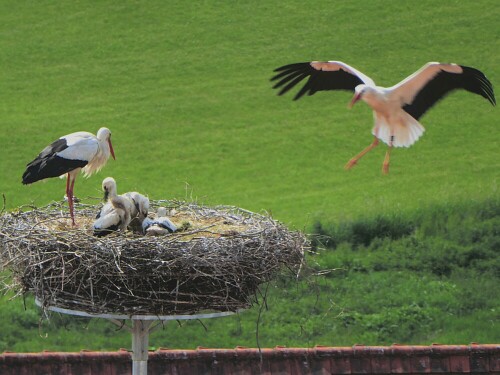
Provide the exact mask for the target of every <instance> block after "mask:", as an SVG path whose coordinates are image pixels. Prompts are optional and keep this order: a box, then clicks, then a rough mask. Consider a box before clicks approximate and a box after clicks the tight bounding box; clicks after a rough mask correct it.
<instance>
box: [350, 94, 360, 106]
mask: <svg viewBox="0 0 500 375" xmlns="http://www.w3.org/2000/svg"><path fill="white" fill-rule="evenodd" d="M359 99H361V94H355V95H354V96H353V98H352V100H351V102H350V103H349V105H348V107H349V108H352V106H353V105H354V104H356V102H357V101H358V100H359Z"/></svg>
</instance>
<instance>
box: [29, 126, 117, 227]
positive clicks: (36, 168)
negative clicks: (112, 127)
mask: <svg viewBox="0 0 500 375" xmlns="http://www.w3.org/2000/svg"><path fill="white" fill-rule="evenodd" d="M109 155H111V156H112V157H113V159H115V153H114V151H113V146H112V145H111V132H110V131H109V129H108V128H100V129H99V131H98V132H97V136H95V135H93V134H91V133H87V132H76V133H71V134H68V135H65V136H63V137H61V138H59V139H58V140H56V141H54V142H52V143H51V144H50V145H48V146H47V147H45V148H44V149H43V150H42V152H40V154H39V155H38V156H37V157H36V158H35V159H34V160H33V161H32V162H30V163H29V164H28V165H27V166H26V167H27V168H26V171H25V172H24V174H23V180H22V181H23V184H31V183H33V182H36V181H39V180H43V179H45V178H49V177H59V176H62V175H64V174H67V179H66V196H67V197H68V204H69V211H70V215H71V221H72V223H73V225H75V216H74V212H73V187H74V185H75V180H76V177H77V175H78V172H80V170H81V171H82V172H83V173H84V176H85V177H89V176H90V175H92V174H93V173H95V172H98V171H99V170H100V169H101V168H102V167H103V166H104V165H105V164H106V162H107V161H108V159H109Z"/></svg>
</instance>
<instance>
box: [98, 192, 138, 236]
mask: <svg viewBox="0 0 500 375" xmlns="http://www.w3.org/2000/svg"><path fill="white" fill-rule="evenodd" d="M109 203H110V207H111V208H110V209H109V211H108V212H107V213H106V214H105V215H103V216H100V217H99V218H98V219H97V220H96V221H95V222H94V225H93V228H94V236H97V237H103V236H106V235H108V234H111V233H112V232H116V231H118V230H119V231H121V232H125V230H126V229H127V227H128V225H129V224H130V222H131V220H132V218H131V212H132V211H133V210H134V209H135V207H134V205H133V204H132V202H130V200H129V199H127V198H125V197H123V196H121V195H118V196H116V197H113V198H111V200H110V201H109Z"/></svg>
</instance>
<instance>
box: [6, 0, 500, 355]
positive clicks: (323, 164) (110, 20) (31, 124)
mask: <svg viewBox="0 0 500 375" xmlns="http://www.w3.org/2000/svg"><path fill="white" fill-rule="evenodd" d="M499 12H500V5H499V4H498V2H496V1H494V0H490V1H486V0H483V1H478V2H470V3H469V2H465V3H464V2H445V3H442V4H437V5H436V4H435V2H431V1H421V2H418V3H415V2H410V1H408V2H406V1H402V2H399V1H398V2H396V1H393V2H387V1H371V2H368V3H363V4H362V6H361V5H358V4H356V3H352V2H347V1H343V2H335V3H332V4H329V5H328V6H327V5H326V3H324V2H314V1H312V2H311V1H310V2H301V1H287V2H286V3H285V4H284V3H283V2H275V3H270V2H267V3H266V4H260V3H257V4H251V3H248V2H227V3H224V2H219V3H213V2H203V3H194V2H177V3H174V2H173V1H169V2H168V3H167V2H160V1H154V2H147V3H146V2H126V3H125V2H121V1H102V2H99V3H98V4H95V2H88V1H80V2H68V3H55V2H50V1H40V2H37V3H36V4H32V3H23V2H15V1H3V2H0V21H1V22H0V50H1V51H2V53H1V54H0V63H1V67H2V69H0V82H2V90H0V123H1V129H2V132H0V142H1V144H2V148H1V149H0V173H1V179H0V193H4V194H5V195H6V198H7V207H8V208H13V207H15V206H17V205H21V204H25V203H29V202H31V201H34V202H35V203H36V204H44V203H46V202H48V201H50V200H57V199H60V198H61V197H62V195H63V191H64V183H63V182H62V181H60V180H58V179H52V180H48V181H46V182H40V183H37V184H35V185H33V186H29V187H24V186H21V184H20V176H21V174H22V172H23V170H24V166H25V164H26V163H27V162H28V161H30V160H31V159H32V158H33V157H34V156H35V155H36V154H37V152H38V151H40V150H41V149H42V148H43V147H44V146H45V145H46V144H47V143H48V142H50V141H52V140H53V139H55V138H56V137H58V136H60V135H62V134H67V133H69V132H72V131H77V130H83V129H87V130H89V131H95V130H97V128H98V127H100V126H102V125H106V126H108V127H109V128H111V130H112V131H113V140H114V145H115V150H116V153H117V158H118V160H117V161H116V162H115V161H110V162H109V164H108V165H107V166H106V168H105V170H104V171H103V172H101V173H100V174H99V175H98V176H94V177H92V178H90V179H89V180H84V179H80V180H79V181H78V182H77V186H76V193H77V195H79V196H89V195H91V196H96V195H99V194H100V192H99V187H100V181H101V180H102V178H104V177H105V176H107V175H112V176H114V177H115V178H116V179H117V180H118V183H119V188H120V189H121V190H122V191H126V190H138V191H141V192H145V193H147V194H149V196H150V197H152V198H169V197H177V198H184V197H194V198H196V199H198V200H201V201H204V202H209V203H222V204H234V205H238V206H242V207H245V208H248V209H251V210H255V211H259V210H262V209H266V210H270V211H271V212H272V213H273V215H274V216H275V217H276V218H277V219H279V220H282V221H284V222H286V223H288V224H290V225H292V226H297V227H300V228H302V227H310V226H311V225H312V223H313V222H314V220H315V219H316V218H321V220H322V221H326V222H339V221H342V220H346V219H351V218H357V217H361V216H364V215H367V216H370V215H373V214H377V213H381V212H383V213H386V212H406V211H413V210H415V209H417V208H418V207H419V206H421V205H432V204H433V203H437V202H439V203H453V202H460V201H463V200H468V201H470V200H472V201H479V200H481V199H483V198H485V197H490V196H498V188H497V185H498V176H499V174H498V171H499V167H500V164H499V161H498V148H499V141H498V137H496V135H497V134H498V129H497V127H498V114H497V113H498V112H497V111H496V109H495V108H493V107H491V106H489V104H488V103H487V102H486V101H485V100H482V99H481V98H480V97H477V96H474V95H470V94H467V93H455V94H453V95H451V96H450V97H449V98H447V99H446V100H445V101H444V102H442V103H441V104H440V105H439V106H437V107H436V108H434V109H433V110H432V111H431V112H429V113H428V114H427V115H426V116H425V117H424V118H423V120H422V122H423V124H424V125H425V126H426V128H427V131H426V133H425V135H424V137H423V138H422V139H421V140H420V141H419V142H418V143H417V144H415V145H414V146H413V147H412V148H410V149H408V150H395V152H394V153H393V159H392V161H393V163H392V169H391V174H390V175H389V176H381V174H380V167H381V162H382V159H383V154H384V152H385V150H384V148H379V149H378V150H375V151H373V153H372V154H371V155H368V156H366V158H365V159H364V160H363V161H362V162H361V163H360V165H359V166H358V167H356V168H355V169H354V170H352V171H350V172H345V171H344V170H343V165H344V164H345V162H346V161H347V160H348V159H349V158H350V157H351V156H352V155H354V154H355V153H357V152H358V151H359V150H361V149H362V148H363V147H364V146H365V145H367V144H368V143H369V142H370V141H371V136H370V127H371V114H370V111H369V109H368V108H367V106H365V105H364V104H360V105H359V106H357V107H355V108H354V109H353V110H352V111H348V110H346V104H347V102H348V100H349V99H350V96H349V94H348V93H327V94H318V95H316V96H314V97H312V98H304V99H303V100H301V101H299V102H293V101H292V100H291V96H290V95H288V96H287V97H283V98H278V97H276V96H275V92H273V90H271V89H270V84H269V82H268V79H269V77H270V76H271V74H272V69H274V68H275V67H277V66H279V65H282V64H286V63H289V62H294V61H307V60H311V59H340V60H343V61H346V62H348V63H351V64H353V65H355V66H356V67H357V68H359V69H360V70H362V71H364V72H366V73H367V74H369V75H370V76H371V77H372V78H374V79H375V81H376V82H379V83H380V84H381V85H391V84H394V83H395V82H397V81H399V80H400V79H402V78H403V77H405V76H407V75H408V74H410V73H411V72H413V71H414V70H416V69H417V68H418V67H420V66H421V65H422V64H423V63H425V62H427V61H435V60H437V61H453V62H458V63H461V64H464V65H470V66H475V67H478V68H480V69H481V70H483V71H484V72H485V73H486V74H487V75H488V77H489V78H490V80H491V81H492V82H494V83H495V82H498V79H499V75H500V72H499V68H498V64H497V62H498V51H499V50H500V49H499V47H500V46H499V43H500V35H499V34H500V30H499V29H498V27H497V25H496V24H497V19H498V17H497V15H498V14H499ZM250 314H253V312H252V313H250ZM235 324H236V323H235ZM236 326H237V325H236ZM285 327H286V326H285ZM235 329H236V328H235ZM285 329H286V328H285ZM236 331H237V329H236ZM271 344H272V343H271ZM88 346H89V345H87V347H88Z"/></svg>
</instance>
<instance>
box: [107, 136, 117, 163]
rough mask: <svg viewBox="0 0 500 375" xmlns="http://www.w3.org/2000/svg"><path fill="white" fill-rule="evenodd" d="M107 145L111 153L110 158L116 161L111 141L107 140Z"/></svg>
mask: <svg viewBox="0 0 500 375" xmlns="http://www.w3.org/2000/svg"><path fill="white" fill-rule="evenodd" d="M108 144H109V151H110V152H111V156H112V157H113V159H115V160H116V158H115V151H114V150H113V145H112V144H111V139H109V140H108Z"/></svg>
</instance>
